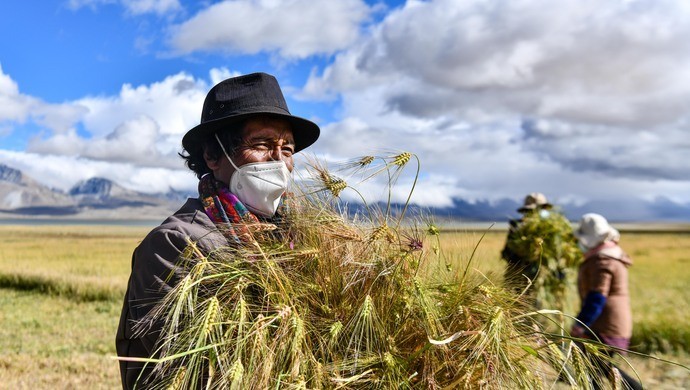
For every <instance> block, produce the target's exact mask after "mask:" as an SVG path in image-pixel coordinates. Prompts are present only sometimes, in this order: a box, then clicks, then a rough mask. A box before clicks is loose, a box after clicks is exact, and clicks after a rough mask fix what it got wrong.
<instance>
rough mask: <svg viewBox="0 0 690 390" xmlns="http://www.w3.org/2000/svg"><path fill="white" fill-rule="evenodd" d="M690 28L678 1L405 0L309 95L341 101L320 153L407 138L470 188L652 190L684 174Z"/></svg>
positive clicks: (503, 191)
mask: <svg viewBox="0 0 690 390" xmlns="http://www.w3.org/2000/svg"><path fill="white" fill-rule="evenodd" d="M689 34H690V7H688V6H687V5H685V4H684V3H682V2H676V1H651V0H637V1H614V2H607V3H605V4H602V3H601V2H597V1H593V0H585V1H580V0H578V1H576V0H566V1H561V2H544V1H538V0H520V1H514V2H503V1H489V2H487V1H479V0H476V1H474V0H471V1H463V2H457V1H452V0H436V1H408V2H407V3H406V4H405V5H404V6H403V7H401V8H399V9H396V10H394V11H393V12H391V13H389V14H388V15H387V16H386V17H385V19H384V20H383V21H382V22H381V23H380V24H379V25H378V26H376V28H375V29H374V30H373V31H372V34H371V35H370V36H368V37H367V38H366V39H363V40H361V41H359V42H358V43H357V44H356V45H354V46H353V47H352V48H350V49H349V50H346V51H344V52H341V53H339V54H338V55H337V56H336V58H335V60H334V62H333V63H332V64H331V65H329V66H326V67H325V68H324V69H322V70H317V71H314V72H313V73H312V75H311V76H310V78H309V80H308V82H307V83H306V85H305V87H304V89H303V91H302V96H303V97H310V98H313V99H333V98H338V99H339V100H338V101H342V104H343V112H342V114H341V115H342V118H343V121H342V122H341V123H340V124H333V125H332V127H331V128H330V129H332V130H333V131H332V132H330V133H328V132H325V133H327V134H329V137H327V138H335V140H329V141H320V143H319V145H320V146H319V147H322V148H323V150H324V151H326V152H332V151H334V150H344V151H356V150H357V149H358V148H362V147H366V145H372V144H384V145H399V146H404V145H407V147H408V148H413V149H414V150H413V151H417V152H418V153H419V154H420V155H421V157H422V159H423V160H426V165H425V167H426V169H428V170H429V171H431V172H435V173H437V174H439V175H444V176H445V177H449V178H458V179H457V181H456V182H455V183H456V184H455V187H453V188H455V189H456V192H460V193H462V194H465V195H467V196H469V197H472V196H477V198H479V199H481V198H492V197H496V196H498V197H502V196H511V195H512V197H513V198H518V197H520V196H522V194H524V193H528V192H532V191H534V190H539V189H541V190H542V191H544V192H549V191H552V192H551V193H552V194H556V195H557V196H560V197H563V198H567V197H574V196H576V195H574V194H581V193H583V192H587V193H589V194H591V196H604V197H608V198H613V197H615V196H620V191H622V190H626V189H627V190H630V191H631V192H628V194H635V196H648V197H649V196H652V195H653V194H659V193H660V191H661V189H660V188H661V187H657V184H658V183H662V182H663V183H664V184H663V186H664V187H665V186H668V187H669V188H670V187H674V185H673V184H672V183H673V182H675V181H678V182H679V183H685V185H686V186H687V184H688V181H687V180H688V179H687V178H688V177H690V166H689V165H688V164H687V163H686V161H687V158H686V157H684V156H685V155H686V154H687V150H688V143H687V141H685V140H686V139H688V137H687V135H688V133H689V132H690V131H689V130H690V129H689V128H688V126H687V123H690V122H689V120H690V115H689V114H688V113H690V66H689V65H690V52H688V51H687V50H684V48H685V47H686V46H687V43H686V41H687V36H688V35H689ZM365 124H366V125H365ZM330 134H332V135H330ZM392 135H393V136H392ZM338 142H342V143H341V144H338ZM376 142H379V143H376ZM343 145H344V146H343ZM336 148H339V149H336ZM650 180H654V181H655V185H654V186H653V187H650V186H649V181H650ZM633 183H638V184H633ZM639 183H646V184H644V185H640V184H639ZM595 185H596V186H600V187H601V188H597V189H590V188H588V189H587V190H585V191H583V190H582V188H586V187H587V186H595ZM422 188H423V187H422ZM686 192H687V191H686Z"/></svg>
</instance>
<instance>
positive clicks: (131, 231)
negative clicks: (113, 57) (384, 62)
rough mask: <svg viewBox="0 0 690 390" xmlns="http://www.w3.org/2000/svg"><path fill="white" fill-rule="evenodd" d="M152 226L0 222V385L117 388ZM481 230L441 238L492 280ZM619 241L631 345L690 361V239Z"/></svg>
mask: <svg viewBox="0 0 690 390" xmlns="http://www.w3.org/2000/svg"><path fill="white" fill-rule="evenodd" d="M148 230H149V228H146V227H120V226H19V225H17V226H0V235H1V236H2V239H0V243H1V244H0V287H1V288H0V324H2V327H0V384H2V385H0V387H2V388H12V389H17V388H18V389H35V388H50V389H54V388H64V389H74V388H83V389H99V388H104V389H112V388H118V387H119V372H118V368H117V362H116V361H115V360H114V359H113V356H114V354H115V348H114V338H115V330H116V328H117V321H118V318H119V311H120V306H121V300H122V295H123V293H124V289H125V285H126V282H127V278H128V276H129V270H130V256H131V252H132V249H134V247H135V246H136V245H137V243H138V242H139V241H140V240H141V239H142V238H143V236H144V235H145V234H146V232H147V231H148ZM482 234H483V233H482V232H475V231H468V232H454V233H442V236H441V237H442V244H441V245H442V246H443V250H444V252H445V253H447V254H448V255H449V257H448V259H447V261H448V263H449V265H450V266H452V267H453V268H457V269H464V267H465V266H466V265H467V264H468V261H470V259H471V262H470V263H469V269H470V272H480V273H482V274H483V275H485V276H486V277H487V278H488V279H490V280H496V281H498V280H499V278H500V277H501V275H502V272H503V264H502V262H501V260H500V259H499V252H500V250H501V247H502V246H503V240H504V239H505V232H502V231H494V232H492V231H489V232H488V233H487V234H486V235H484V237H483V238H482ZM480 238H482V239H481V243H480V244H479V245H478V246H477V243H478V242H479V241H480ZM621 245H622V246H623V248H624V249H625V250H626V251H628V253H629V254H630V255H631V256H632V257H633V259H634V261H635V265H634V266H633V267H632V268H631V270H630V286H631V291H630V293H631V296H632V302H633V316H634V320H635V334H634V336H633V338H634V340H633V344H634V345H635V348H636V349H637V350H639V351H642V352H646V353H650V354H653V355H655V356H660V357H663V358H670V359H672V360H676V361H679V362H681V363H684V364H685V365H688V364H690V321H688V320H690V307H689V305H690V289H688V288H687V287H686V286H687V284H688V282H690V267H689V265H690V233H626V232H623V238H622V241H621ZM473 252H474V256H473V257H472V254H473ZM571 314H575V313H571ZM632 360H633V362H634V365H635V367H636V369H637V370H638V371H639V372H640V376H641V377H642V379H643V380H644V381H645V384H647V385H648V386H650V388H668V389H672V388H688V387H690V371H688V370H686V369H683V368H680V367H677V366H674V365H670V364H665V363H664V364H662V363H661V362H658V361H655V360H653V359H649V358H645V359H643V358H632Z"/></svg>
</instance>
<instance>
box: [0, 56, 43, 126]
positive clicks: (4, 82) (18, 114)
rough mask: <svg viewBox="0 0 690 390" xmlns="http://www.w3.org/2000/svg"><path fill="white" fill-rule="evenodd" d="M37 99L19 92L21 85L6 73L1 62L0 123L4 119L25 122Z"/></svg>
mask: <svg viewBox="0 0 690 390" xmlns="http://www.w3.org/2000/svg"><path fill="white" fill-rule="evenodd" d="M36 104H37V99H35V98H32V97H30V96H26V95H22V94H20V93H19V87H18V86H17V83H16V82H15V81H14V80H12V78H11V77H10V76H9V75H7V74H5V73H4V72H3V70H2V64H0V123H2V122H4V121H15V122H24V121H25V120H26V119H27V117H28V116H29V113H30V111H31V109H32V108H33V106H34V105H36Z"/></svg>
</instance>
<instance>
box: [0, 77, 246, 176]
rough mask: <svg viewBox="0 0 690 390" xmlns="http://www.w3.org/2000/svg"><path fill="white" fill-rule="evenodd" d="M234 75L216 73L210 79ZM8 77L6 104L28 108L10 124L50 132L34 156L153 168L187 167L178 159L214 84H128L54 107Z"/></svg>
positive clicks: (169, 80) (36, 143)
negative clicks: (110, 92) (31, 124)
mask: <svg viewBox="0 0 690 390" xmlns="http://www.w3.org/2000/svg"><path fill="white" fill-rule="evenodd" d="M231 74H234V73H233V72H230V71H229V70H227V69H212V70H211V71H210V78H211V79H214V80H215V79H218V78H222V77H225V76H226V75H231ZM2 76H3V77H4V78H2V79H0V88H1V89H0V99H2V98H1V97H3V96H4V97H6V98H5V100H6V103H7V104H6V106H8V107H18V106H20V107H21V106H23V107H25V108H24V109H23V111H22V110H15V112H14V113H13V116H8V117H6V118H4V119H5V120H6V121H8V122H9V123H12V122H14V123H19V122H23V121H26V120H31V121H33V122H34V123H35V124H37V125H38V126H39V127H41V128H43V129H44V130H43V131H42V132H41V133H38V134H35V135H33V136H32V137H31V138H30V139H29V142H28V145H27V149H26V150H27V151H28V152H30V153H40V154H43V155H62V156H67V157H74V158H76V157H80V158H82V159H90V160H94V161H104V162H116V163H129V164H134V165H138V166H141V167H152V168H154V167H161V168H180V167H182V161H181V160H180V158H179V156H178V155H177V153H178V152H179V151H180V150H181V143H180V141H181V138H182V135H183V134H184V133H185V132H186V131H187V130H189V129H191V128H192V127H194V126H196V125H197V124H198V123H199V115H200V112H201V107H202V104H203V100H204V98H205V96H206V92H207V91H208V89H209V84H208V82H206V81H204V80H201V79H195V78H194V77H192V76H189V75H187V74H184V73H179V74H176V75H173V76H169V77H166V78H165V79H163V80H162V81H160V82H155V83H152V84H150V85H140V86H131V85H128V84H126V85H124V86H123V87H122V89H121V90H120V92H119V94H118V95H115V96H91V97H85V98H82V99H79V100H76V101H72V102H65V103H62V104H49V103H45V102H42V101H40V100H38V99H35V98H32V97H29V96H24V95H22V94H21V93H19V89H18V88H17V86H16V84H15V83H13V82H12V80H11V79H10V78H9V77H8V76H4V75H2ZM17 112H20V113H21V112H23V114H22V115H17Z"/></svg>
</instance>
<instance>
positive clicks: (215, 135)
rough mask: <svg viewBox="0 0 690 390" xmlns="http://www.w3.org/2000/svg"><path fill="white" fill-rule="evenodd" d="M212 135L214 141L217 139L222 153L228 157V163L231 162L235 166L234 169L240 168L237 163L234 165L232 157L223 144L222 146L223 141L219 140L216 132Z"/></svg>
mask: <svg viewBox="0 0 690 390" xmlns="http://www.w3.org/2000/svg"><path fill="white" fill-rule="evenodd" d="M213 136H214V137H216V141H218V145H220V148H221V149H222V150H223V154H224V155H225V157H227V158H228V161H230V164H232V166H233V167H234V168H235V170H237V171H239V170H240V169H239V168H238V167H237V165H235V163H234V162H232V159H231V158H230V156H229V155H228V152H227V151H226V150H225V146H223V143H222V142H220V138H218V133H213Z"/></svg>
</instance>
